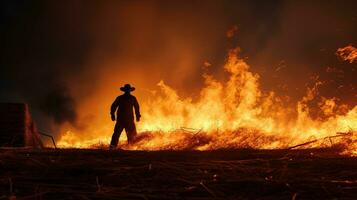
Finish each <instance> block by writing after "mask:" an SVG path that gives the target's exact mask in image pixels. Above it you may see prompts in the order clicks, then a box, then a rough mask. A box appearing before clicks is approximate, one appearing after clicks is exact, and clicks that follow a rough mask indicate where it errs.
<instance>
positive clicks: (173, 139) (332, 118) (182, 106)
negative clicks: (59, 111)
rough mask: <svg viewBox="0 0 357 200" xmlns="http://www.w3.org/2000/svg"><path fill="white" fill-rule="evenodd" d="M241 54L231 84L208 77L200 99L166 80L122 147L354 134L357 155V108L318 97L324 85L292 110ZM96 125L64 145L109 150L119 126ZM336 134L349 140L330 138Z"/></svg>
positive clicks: (235, 144)
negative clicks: (314, 104)
mask: <svg viewBox="0 0 357 200" xmlns="http://www.w3.org/2000/svg"><path fill="white" fill-rule="evenodd" d="M238 53H239V48H236V49H233V50H230V51H229V53H228V56H227V60H226V64H225V65H224V69H225V71H226V72H227V73H228V74H229V79H228V80H227V81H226V82H222V81H218V80H216V79H215V78H214V77H213V76H212V75H210V74H207V73H204V74H203V78H204V80H205V87H204V88H202V90H201V91H200V95H199V97H198V99H197V100H193V99H192V98H183V97H180V96H179V95H178V93H177V92H176V91H175V90H174V89H172V88H171V87H169V86H168V85H166V84H165V83H164V81H160V82H159V83H158V87H159V89H160V92H159V93H154V94H153V98H151V99H149V100H148V101H146V102H142V122H139V123H137V128H138V131H139V134H138V138H137V142H136V143H135V144H133V145H131V146H128V145H125V142H121V145H122V147H123V148H126V149H143V150H159V149H198V150H208V149H218V148H239V147H253V148H269V149H271V148H286V147H289V146H294V145H298V144H301V143H304V142H308V141H311V140H315V139H319V138H328V139H329V141H330V142H331V138H334V139H333V140H334V141H333V142H341V141H345V140H346V137H345V136H347V135H348V138H349V140H348V141H349V145H350V146H349V149H348V150H346V152H347V153H349V154H357V146H356V144H355V140H356V139H355V138H356V134H354V133H356V131H357V123H356V122H357V106H354V107H352V108H348V107H347V106H346V105H338V104H337V103H336V99H335V98H324V97H318V96H317V92H318V88H319V86H320V85H321V84H322V82H317V83H316V84H315V85H314V86H313V87H312V88H307V93H306V95H305V96H304V97H303V98H302V99H301V100H300V101H299V102H298V103H297V104H296V105H290V104H288V103H287V102H286V101H285V100H284V98H282V97H279V96H277V95H276V94H275V93H274V92H273V91H270V92H263V91H261V90H260V86H259V75H258V74H256V73H253V72H251V71H250V69H249V68H250V67H249V65H248V64H247V63H246V62H245V61H244V60H243V59H241V58H239V57H238ZM313 100H318V101H319V103H318V105H319V109H320V113H321V115H322V116H321V117H317V118H312V117H311V113H310V112H311V108H310V107H309V106H308V103H309V102H311V101H313ZM105 116H106V115H105ZM94 124H95V126H96V128H95V129H94V128H93V129H92V128H91V129H86V131H85V133H82V134H78V131H80V130H75V131H74V132H73V131H65V133H64V134H63V135H62V136H61V138H60V140H59V141H58V146H61V147H81V148H83V147H84V148H88V147H94V146H98V144H105V145H107V144H108V143H109V141H110V137H111V134H112V128H113V123H110V122H108V121H105V122H98V123H94ZM63 129H64V130H66V129H68V127H63ZM71 129H72V130H73V128H71ZM88 130H89V131H88ZM347 133H349V134H347ZM336 134H340V135H341V136H343V137H330V136H335V135H336ZM123 135H124V134H123ZM335 138H336V139H335ZM351 140H352V142H351ZM324 142H325V140H321V142H319V143H314V145H318V146H321V145H324ZM309 147H311V145H310V146H309Z"/></svg>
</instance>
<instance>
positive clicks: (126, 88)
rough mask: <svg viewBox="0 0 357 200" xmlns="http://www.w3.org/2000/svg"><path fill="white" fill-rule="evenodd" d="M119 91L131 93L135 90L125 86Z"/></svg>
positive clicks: (128, 85) (127, 85)
mask: <svg viewBox="0 0 357 200" xmlns="http://www.w3.org/2000/svg"><path fill="white" fill-rule="evenodd" d="M120 90H121V91H123V92H132V91H134V90H135V88H134V87H131V85H130V84H125V85H124V86H123V87H121V88H120Z"/></svg>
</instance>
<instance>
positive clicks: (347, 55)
mask: <svg viewBox="0 0 357 200" xmlns="http://www.w3.org/2000/svg"><path fill="white" fill-rule="evenodd" d="M336 54H337V55H338V56H339V57H340V58H342V60H344V61H348V62H350V63H353V62H354V61H356V60H357V48H355V47H353V46H352V45H348V46H346V47H343V48H338V49H337V51H336Z"/></svg>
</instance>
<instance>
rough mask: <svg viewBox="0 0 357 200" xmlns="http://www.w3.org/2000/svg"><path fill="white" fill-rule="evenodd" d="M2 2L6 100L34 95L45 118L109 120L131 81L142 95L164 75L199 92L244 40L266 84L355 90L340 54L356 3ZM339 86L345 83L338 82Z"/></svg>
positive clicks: (346, 93) (285, 89)
mask: <svg viewBox="0 0 357 200" xmlns="http://www.w3.org/2000/svg"><path fill="white" fill-rule="evenodd" d="M1 4H2V5H1V11H2V12H1V33H0V34H1V61H0V62H1V69H0V70H1V74H0V77H1V79H0V81H1V82H0V83H1V87H0V98H1V101H24V102H28V103H30V106H31V108H32V110H33V111H34V112H35V114H37V119H36V121H38V123H40V126H41V124H42V125H43V126H46V125H47V121H48V120H50V121H51V122H54V123H56V124H61V125H63V124H67V123H69V124H72V125H76V126H86V124H87V123H91V122H92V121H95V120H99V121H101V122H100V123H102V122H103V121H105V122H108V121H109V120H110V119H109V116H108V110H109V105H110V104H111V102H112V100H113V99H114V98H115V96H116V95H118V93H119V91H118V89H119V87H120V86H121V85H123V84H125V83H131V84H132V85H134V86H135V87H136V88H137V90H136V91H135V95H136V96H137V97H138V99H139V101H141V102H144V101H147V100H149V99H150V98H149V97H150V94H152V93H153V92H155V90H157V86H156V84H157V83H158V82H159V81H160V80H164V81H165V83H166V84H168V85H170V86H171V87H172V88H175V89H177V90H178V91H179V93H180V95H181V94H183V95H187V96H192V97H197V96H198V94H197V92H198V91H199V88H201V86H202V85H203V79H202V75H201V74H202V68H203V67H204V63H209V64H210V66H209V67H206V68H208V69H206V70H209V71H210V73H211V74H215V75H216V77H217V79H224V78H226V75H225V72H224V70H222V69H221V68H220V66H222V64H223V63H224V59H225V55H226V53H227V49H229V48H231V47H233V46H236V45H237V44H238V45H239V46H240V47H241V49H242V56H243V57H244V58H245V59H246V60H247V62H248V63H249V64H250V65H251V66H252V70H253V71H254V72H258V73H259V74H260V75H261V80H262V83H263V84H262V87H263V89H269V90H274V91H277V92H279V93H281V94H284V95H286V96H290V97H291V98H293V99H300V97H301V96H303V95H304V93H305V88H306V85H305V84H306V83H308V82H309V81H311V79H310V77H315V76H316V75H317V74H318V75H319V76H320V79H326V80H332V81H330V82H328V84H327V88H329V89H326V91H325V92H324V94H325V95H326V96H328V95H332V96H339V97H341V98H343V97H345V99H346V101H347V102H348V101H350V102H353V98H354V96H353V95H355V93H356V90H355V89H352V87H351V85H352V86H354V85H356V79H355V78H354V77H355V76H356V71H352V69H355V68H351V67H348V66H346V65H349V63H343V62H340V60H338V59H337V58H336V56H335V55H334V54H335V51H336V49H337V48H339V47H342V46H346V45H347V44H349V43H352V44H357V41H356V38H355V35H356V34H357V29H356V27H355V26H354V24H355V20H356V15H355V13H357V12H356V10H355V9H356V8H357V6H356V5H355V4H356V3H355V2H354V1H345V2H344V3H343V5H340V4H341V3H340V2H339V1H329V2H325V1H315V2H309V1H299V2H295V1H264V2H261V1H259V2H258V1H256V2H254V1H205V2H202V1H61V2H49V1H36V2H29V1H2V3H1ZM346 5H347V6H346ZM232 27H237V28H236V31H234V35H232V36H230V37H229V38H227V31H228V30H230V29H231V28H232ZM328 67H329V68H337V69H338V70H339V71H341V70H342V71H343V72H344V73H343V76H341V75H337V74H336V73H330V72H326V68H328ZM330 71H331V70H330ZM341 85H343V86H344V87H345V88H346V89H345V90H337V89H336V88H338V87H340V86H341ZM35 117H36V116H35ZM42 122H44V123H42ZM100 123H99V122H98V124H100ZM40 128H41V127H40Z"/></svg>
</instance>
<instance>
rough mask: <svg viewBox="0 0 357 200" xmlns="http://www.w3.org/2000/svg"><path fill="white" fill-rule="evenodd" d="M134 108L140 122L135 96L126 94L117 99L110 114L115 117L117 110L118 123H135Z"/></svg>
mask: <svg viewBox="0 0 357 200" xmlns="http://www.w3.org/2000/svg"><path fill="white" fill-rule="evenodd" d="M133 107H134V109H135V116H136V119H137V120H138V119H140V117H141V115H140V110H139V104H138V101H137V100H136V98H135V97H134V96H133V95H131V94H129V93H125V94H123V95H120V96H118V97H117V98H116V99H115V101H114V102H113V104H112V106H111V108H110V114H111V115H112V116H113V115H114V113H115V110H117V118H116V120H117V121H118V122H124V123H125V122H132V121H134V113H133Z"/></svg>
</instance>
